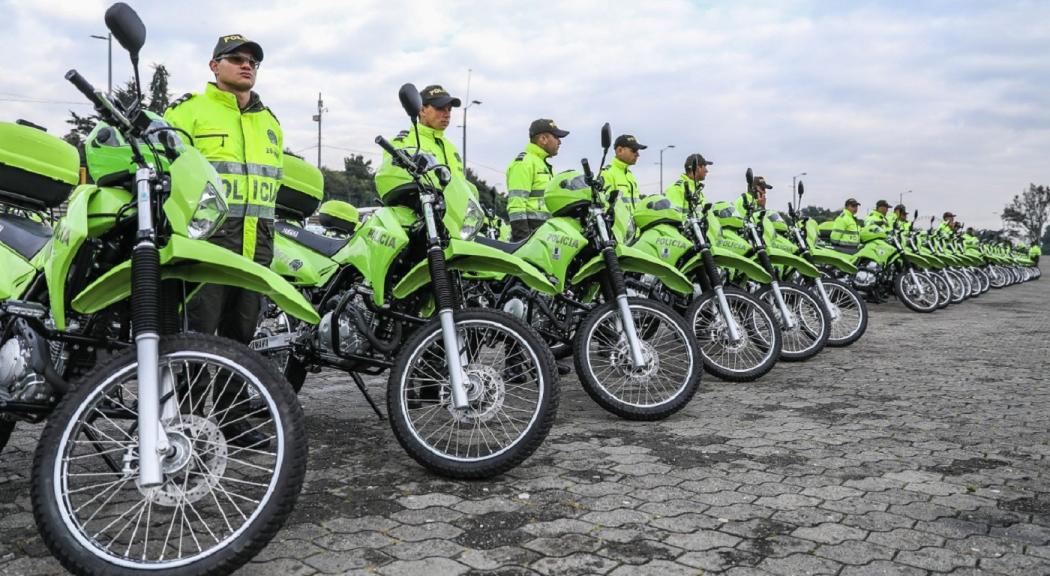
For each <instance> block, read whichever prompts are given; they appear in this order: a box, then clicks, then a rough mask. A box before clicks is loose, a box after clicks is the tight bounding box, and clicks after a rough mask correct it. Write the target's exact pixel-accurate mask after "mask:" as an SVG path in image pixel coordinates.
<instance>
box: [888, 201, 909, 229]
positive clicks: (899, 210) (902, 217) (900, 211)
mask: <svg viewBox="0 0 1050 576" xmlns="http://www.w3.org/2000/svg"><path fill="white" fill-rule="evenodd" d="M897 222H900V224H897ZM907 224H908V209H907V208H905V206H904V204H897V205H896V206H894V207H893V212H890V213H889V214H887V215H886V227H887V228H890V229H893V227H894V226H895V225H896V226H897V227H898V228H900V229H901V230H906V229H907V228H908V226H907Z"/></svg>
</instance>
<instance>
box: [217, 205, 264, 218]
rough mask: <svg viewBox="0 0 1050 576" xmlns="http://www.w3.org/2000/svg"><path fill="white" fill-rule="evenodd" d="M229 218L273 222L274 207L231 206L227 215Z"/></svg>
mask: <svg viewBox="0 0 1050 576" xmlns="http://www.w3.org/2000/svg"><path fill="white" fill-rule="evenodd" d="M226 217H227V218H259V219H261V220H273V218H274V207H273V206H259V205H258V204H231V205H230V211H229V212H227V213H226Z"/></svg>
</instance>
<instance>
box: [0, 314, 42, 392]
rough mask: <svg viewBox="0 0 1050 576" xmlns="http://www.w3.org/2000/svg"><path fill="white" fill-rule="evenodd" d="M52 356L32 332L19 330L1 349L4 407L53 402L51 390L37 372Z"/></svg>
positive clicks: (0, 376)
mask: <svg viewBox="0 0 1050 576" xmlns="http://www.w3.org/2000/svg"><path fill="white" fill-rule="evenodd" d="M48 353H49V350H48V348H47V347H46V345H45V344H44V343H43V341H42V340H41V339H39V338H38V337H37V336H36V334H35V333H33V332H32V331H31V330H29V329H28V328H27V329H25V330H18V329H16V330H15V333H14V335H13V336H11V337H10V338H8V339H7V340H6V341H5V342H4V343H3V345H2V346H0V403H6V402H43V401H47V400H49V399H51V397H52V391H51V387H50V386H49V385H48V384H47V382H46V381H45V380H44V377H43V376H42V375H41V374H40V373H39V371H38V370H37V369H35V368H34V367H39V366H43V362H47V361H48V357H47V355H48Z"/></svg>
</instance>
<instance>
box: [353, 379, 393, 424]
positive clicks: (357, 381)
mask: <svg viewBox="0 0 1050 576" xmlns="http://www.w3.org/2000/svg"><path fill="white" fill-rule="evenodd" d="M350 377H351V378H353V379H354V384H357V389H358V390H360V391H361V394H364V396H365V400H368V405H369V406H371V407H372V410H373V411H374V412H375V413H376V416H379V419H380V420H386V416H383V413H382V412H380V411H379V406H376V403H375V401H374V400H372V397H371V396H369V395H368V388H365V381H364V380H362V379H361V375H360V374H358V373H357V372H351V373H350Z"/></svg>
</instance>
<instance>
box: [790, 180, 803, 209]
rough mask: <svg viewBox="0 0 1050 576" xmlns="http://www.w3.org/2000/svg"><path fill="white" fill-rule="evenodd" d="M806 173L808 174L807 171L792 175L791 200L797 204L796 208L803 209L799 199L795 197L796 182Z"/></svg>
mask: <svg viewBox="0 0 1050 576" xmlns="http://www.w3.org/2000/svg"><path fill="white" fill-rule="evenodd" d="M805 175H806V173H805V172H803V173H801V174H795V175H794V176H792V177H791V201H792V202H793V203H794V204H795V209H796V210H801V209H802V207H801V206H799V205H798V200H797V199H796V197H795V182H797V181H798V179H799V177H801V176H805Z"/></svg>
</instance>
